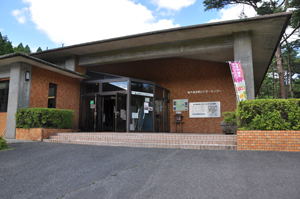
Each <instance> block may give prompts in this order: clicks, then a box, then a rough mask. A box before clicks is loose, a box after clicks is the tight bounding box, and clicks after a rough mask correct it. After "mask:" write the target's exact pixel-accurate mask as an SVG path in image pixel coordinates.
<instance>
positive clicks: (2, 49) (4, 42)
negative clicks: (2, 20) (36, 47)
mask: <svg viewBox="0 0 300 199" xmlns="http://www.w3.org/2000/svg"><path fill="white" fill-rule="evenodd" d="M13 52H14V51H13V47H12V44H11V42H10V41H9V40H8V38H7V36H2V34H1V32H0V55H5V54H9V53H13Z"/></svg>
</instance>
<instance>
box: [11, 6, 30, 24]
mask: <svg viewBox="0 0 300 199" xmlns="http://www.w3.org/2000/svg"><path fill="white" fill-rule="evenodd" d="M27 12H28V8H26V7H25V8H22V10H19V9H16V10H13V11H12V12H11V14H12V15H13V16H14V17H15V18H16V19H17V20H18V22H19V23H20V24H24V23H26V14H27Z"/></svg>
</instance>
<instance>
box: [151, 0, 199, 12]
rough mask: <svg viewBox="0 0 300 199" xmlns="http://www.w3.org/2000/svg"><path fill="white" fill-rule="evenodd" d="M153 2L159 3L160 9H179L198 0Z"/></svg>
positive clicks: (154, 1)
mask: <svg viewBox="0 0 300 199" xmlns="http://www.w3.org/2000/svg"><path fill="white" fill-rule="evenodd" d="M151 2H152V3H153V4H154V5H157V6H158V9H161V8H165V9H168V10H176V11H178V10H180V9H181V8H184V7H188V6H190V5H193V4H194V3H195V2H196V0H152V1H151Z"/></svg>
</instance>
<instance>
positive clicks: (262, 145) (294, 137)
mask: <svg viewBox="0 0 300 199" xmlns="http://www.w3.org/2000/svg"><path fill="white" fill-rule="evenodd" d="M237 150H263V151H300V131H238V132H237Z"/></svg>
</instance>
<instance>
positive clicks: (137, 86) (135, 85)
mask: <svg viewBox="0 0 300 199" xmlns="http://www.w3.org/2000/svg"><path fill="white" fill-rule="evenodd" d="M131 90H132V91H140V92H145V93H153V85H152V84H145V83H139V82H131Z"/></svg>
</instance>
